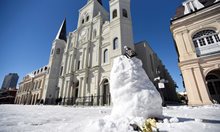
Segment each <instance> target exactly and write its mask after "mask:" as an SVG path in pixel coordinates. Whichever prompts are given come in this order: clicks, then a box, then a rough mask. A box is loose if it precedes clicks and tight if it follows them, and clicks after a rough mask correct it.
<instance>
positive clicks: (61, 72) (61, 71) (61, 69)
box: [60, 66, 63, 76]
mask: <svg viewBox="0 0 220 132" xmlns="http://www.w3.org/2000/svg"><path fill="white" fill-rule="evenodd" d="M62 74H63V66H61V68H60V76H62Z"/></svg>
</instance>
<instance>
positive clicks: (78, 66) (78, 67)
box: [77, 61, 80, 70]
mask: <svg viewBox="0 0 220 132" xmlns="http://www.w3.org/2000/svg"><path fill="white" fill-rule="evenodd" d="M79 69H80V61H78V65H77V70H79Z"/></svg>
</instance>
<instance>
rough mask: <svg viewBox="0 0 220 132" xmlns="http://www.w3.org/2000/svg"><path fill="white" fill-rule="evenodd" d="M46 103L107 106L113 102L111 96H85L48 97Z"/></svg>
mask: <svg viewBox="0 0 220 132" xmlns="http://www.w3.org/2000/svg"><path fill="white" fill-rule="evenodd" d="M44 104H55V105H82V106H106V105H110V104H111V96H110V95H106V96H84V97H69V98H67V97H64V98H56V99H55V98H47V99H46V100H45V102H44Z"/></svg>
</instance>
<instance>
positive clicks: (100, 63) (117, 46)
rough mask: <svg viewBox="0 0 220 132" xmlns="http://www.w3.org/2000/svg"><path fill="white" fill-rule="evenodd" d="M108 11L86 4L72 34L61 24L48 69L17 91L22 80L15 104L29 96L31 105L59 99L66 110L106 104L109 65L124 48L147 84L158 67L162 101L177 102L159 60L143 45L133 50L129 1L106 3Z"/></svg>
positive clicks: (91, 0)
mask: <svg viewBox="0 0 220 132" xmlns="http://www.w3.org/2000/svg"><path fill="white" fill-rule="evenodd" d="M109 8H110V11H109V12H110V13H109V12H108V11H107V10H106V9H105V8H104V7H103V5H102V1H101V0H88V1H87V3H86V5H85V6H84V7H82V8H81V9H80V10H79V19H78V26H77V29H75V30H74V31H73V32H70V33H68V35H66V20H64V21H63V22H62V25H61V27H60V29H59V31H58V33H57V36H56V38H55V40H54V41H53V43H52V48H51V53H50V57H49V63H48V65H47V70H46V71H45V73H44V74H41V76H39V77H37V75H33V77H30V78H27V79H28V82H31V83H32V87H31V88H30V90H29V91H27V90H23V88H22V86H23V83H25V82H26V80H23V81H22V83H20V88H21V90H20V89H19V92H18V94H17V97H18V99H17V100H16V101H17V102H22V103H23V102H24V100H25V99H26V98H27V97H26V96H25V95H28V94H30V91H31V94H30V95H31V100H30V99H29V102H30V103H29V104H35V103H36V100H39V99H42V100H43V101H44V103H45V104H55V103H58V99H59V101H61V102H59V103H61V104H68V105H70V104H84V105H86V104H88V103H91V102H92V104H93V105H110V104H111V96H110V89H109V86H110V84H109V79H110V72H111V68H112V63H113V59H114V58H115V57H117V56H120V55H123V53H124V46H128V47H130V48H132V49H133V50H135V51H136V52H137V54H138V57H139V58H140V59H141V60H142V61H143V63H144V68H145V71H146V72H147V74H150V79H151V80H152V81H154V78H156V77H158V74H156V72H157V70H158V68H159V67H160V72H161V75H160V76H161V77H163V79H166V80H168V83H167V84H166V89H164V92H163V93H164V95H165V94H166V96H164V97H166V98H165V99H167V101H176V100H177V98H176V90H175V88H176V87H175V86H176V85H175V82H174V81H173V79H172V77H171V76H170V75H169V73H168V71H167V70H166V68H165V66H164V65H163V64H162V62H161V60H160V59H159V58H158V57H157V56H156V54H155V53H154V52H153V50H152V49H151V48H150V47H149V45H148V44H147V42H140V43H138V44H137V45H135V44H134V42H133V31H132V18H131V12H130V0H110V1H109ZM150 56H151V57H150ZM151 70H152V71H151ZM31 75H32V74H31ZM36 77H37V78H38V79H37V78H36ZM41 79H42V80H43V81H42V83H41V86H42V87H41V86H36V87H37V89H35V85H36V81H37V80H41ZM38 82H39V81H38ZM155 85H156V86H157V84H156V83H155ZM38 93H39V94H38ZM22 95H23V96H22ZM34 95H36V96H34ZM37 95H38V96H37ZM25 97H26V98H25ZM24 98H25V99H24ZM33 99H34V100H33ZM60 99H61V100H60ZM20 100H21V101H20ZM33 102H34V103H33Z"/></svg>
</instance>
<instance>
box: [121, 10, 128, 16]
mask: <svg viewBox="0 0 220 132" xmlns="http://www.w3.org/2000/svg"><path fill="white" fill-rule="evenodd" d="M122 14H123V17H126V18H128V12H127V10H126V9H122Z"/></svg>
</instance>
